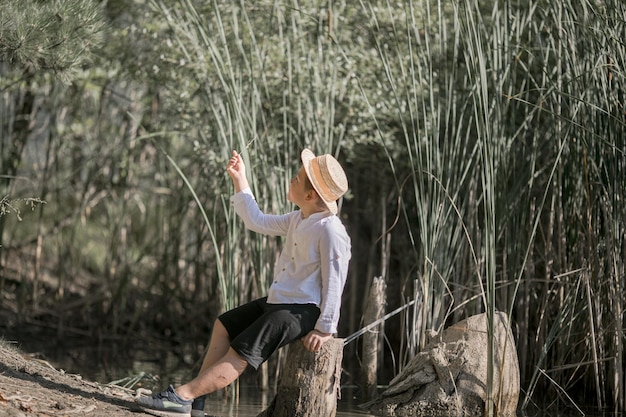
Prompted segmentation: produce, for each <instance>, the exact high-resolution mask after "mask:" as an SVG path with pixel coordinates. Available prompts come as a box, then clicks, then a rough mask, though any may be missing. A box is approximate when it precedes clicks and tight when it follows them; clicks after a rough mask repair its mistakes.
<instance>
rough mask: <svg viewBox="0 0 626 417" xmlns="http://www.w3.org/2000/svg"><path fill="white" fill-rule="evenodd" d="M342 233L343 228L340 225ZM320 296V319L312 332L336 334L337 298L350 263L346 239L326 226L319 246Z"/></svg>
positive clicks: (348, 242)
mask: <svg viewBox="0 0 626 417" xmlns="http://www.w3.org/2000/svg"><path fill="white" fill-rule="evenodd" d="M341 228H342V231H343V225H341ZM319 249H320V262H321V268H320V269H321V280H322V297H321V303H320V316H319V319H318V320H317V323H316V325H315V329H316V330H319V331H320V332H323V333H337V324H338V323H339V314H340V310H341V296H342V294H343V288H344V286H345V283H346V277H347V275H348V264H349V262H350V257H351V252H350V239H349V237H348V235H347V234H346V233H345V231H343V233H339V231H338V230H337V229H336V228H332V227H326V228H324V230H323V232H322V236H321V238H320V243H319Z"/></svg>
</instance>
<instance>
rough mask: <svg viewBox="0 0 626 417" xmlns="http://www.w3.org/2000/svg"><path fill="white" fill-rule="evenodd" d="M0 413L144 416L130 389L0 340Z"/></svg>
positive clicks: (21, 416) (46, 416)
mask: <svg viewBox="0 0 626 417" xmlns="http://www.w3.org/2000/svg"><path fill="white" fill-rule="evenodd" d="M0 415H2V416H7V417H33V416H37V417H53V416H54V417H61V416H62V417H70V416H72V417H73V416H87V417H112V416H115V417H125V416H128V417H130V416H133V417H140V416H148V414H145V413H142V412H141V411H139V410H138V409H137V408H136V407H135V405H134V401H133V396H132V393H131V392H130V391H127V390H124V389H122V388H119V387H111V386H104V385H101V384H97V383H95V382H89V381H85V380H83V379H82V378H81V377H80V375H72V374H67V373H65V372H63V371H62V370H56V369H54V368H53V367H52V366H51V365H49V364H48V363H47V362H45V361H41V360H38V359H29V358H28V357H26V356H25V355H23V354H22V353H21V352H20V351H18V350H17V349H15V348H13V347H11V346H10V345H8V344H7V343H6V342H3V341H1V340H0Z"/></svg>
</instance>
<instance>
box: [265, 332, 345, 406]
mask: <svg viewBox="0 0 626 417" xmlns="http://www.w3.org/2000/svg"><path fill="white" fill-rule="evenodd" d="M288 349H289V350H288V352H287V358H286V361H285V368H284V369H283V372H282V374H283V376H282V378H281V380H280V383H279V385H278V390H277V392H276V396H275V397H274V399H273V400H272V402H271V403H270V405H269V407H267V409H265V410H264V411H263V412H262V413H261V414H259V415H258V416H257V417H335V415H336V414H337V400H338V399H339V398H340V384H339V383H340V380H341V361H342V360H343V339H331V340H329V341H327V342H326V343H324V344H323V345H322V349H321V350H320V351H319V352H317V353H313V352H309V351H308V350H306V349H305V348H304V345H303V344H302V342H301V341H299V340H298V341H295V342H293V343H291V344H290V345H289V346H288Z"/></svg>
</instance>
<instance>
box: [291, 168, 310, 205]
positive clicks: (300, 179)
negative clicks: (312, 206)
mask: <svg viewBox="0 0 626 417" xmlns="http://www.w3.org/2000/svg"><path fill="white" fill-rule="evenodd" d="M306 180H307V177H306V171H304V167H300V170H299V171H298V174H297V175H296V176H295V177H293V178H292V179H291V182H290V185H289V192H288V193H287V200H289V201H291V202H292V203H294V204H295V205H296V206H298V207H301V204H303V203H304V202H305V201H306V198H307V193H308V192H309V191H310V190H307V189H306V186H305V184H306Z"/></svg>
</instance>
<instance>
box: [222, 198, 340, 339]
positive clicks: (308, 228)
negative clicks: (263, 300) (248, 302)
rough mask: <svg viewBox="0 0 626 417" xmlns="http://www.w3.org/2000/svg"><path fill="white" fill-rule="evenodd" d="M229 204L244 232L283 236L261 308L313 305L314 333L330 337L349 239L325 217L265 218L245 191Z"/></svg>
mask: <svg viewBox="0 0 626 417" xmlns="http://www.w3.org/2000/svg"><path fill="white" fill-rule="evenodd" d="M231 202H232V203H233V205H234V208H235V211H236V212H237V214H238V215H239V216H240V217H241V218H242V220H243V222H244V223H245V225H246V227H247V228H248V229H250V230H252V231H255V232H257V233H263V234H266V235H270V236H286V240H285V242H284V247H283V250H282V252H281V254H280V257H279V258H278V261H277V262H276V265H275V266H274V280H273V282H272V284H271V286H270V288H269V292H268V296H267V302H268V303H271V304H315V305H317V306H318V307H319V309H320V317H319V319H318V320H317V323H316V325H315V329H317V330H319V331H321V332H323V333H336V332H337V324H338V322H339V314H340V308H341V295H342V293H343V287H344V285H345V283H346V277H347V275H348V263H349V261H350V257H351V243H350V237H349V236H348V233H347V232H346V229H345V227H344V225H343V223H341V220H340V219H339V218H338V217H337V216H335V215H333V214H332V213H331V212H330V211H326V212H323V213H315V214H312V215H310V216H309V217H308V218H306V219H305V218H303V215H302V212H301V211H300V210H296V211H293V212H291V213H287V214H282V215H275V214H265V213H263V212H262V211H261V210H260V209H259V206H258V204H257V202H256V200H255V199H254V195H253V194H252V191H251V190H250V188H246V189H244V190H242V191H240V192H238V193H237V194H235V195H234V196H232V197H231Z"/></svg>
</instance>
